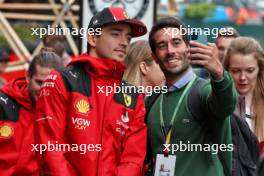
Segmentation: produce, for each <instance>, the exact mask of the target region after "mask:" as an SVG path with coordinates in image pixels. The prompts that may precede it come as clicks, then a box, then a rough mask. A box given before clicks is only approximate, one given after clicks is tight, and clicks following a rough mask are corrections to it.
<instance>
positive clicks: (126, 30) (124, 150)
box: [34, 7, 147, 176]
mask: <svg viewBox="0 0 264 176" xmlns="http://www.w3.org/2000/svg"><path fill="white" fill-rule="evenodd" d="M90 28H91V29H95V31H96V32H98V31H99V32H98V33H100V35H97V33H95V35H92V34H89V33H88V52H87V54H83V55H81V56H80V57H79V58H77V59H74V60H73V61H71V62H70V63H69V65H68V67H67V68H65V69H64V70H62V71H59V72H58V71H53V72H52V73H51V75H50V76H49V78H48V79H47V80H46V81H45V82H44V85H46V86H43V88H42V89H41V94H40V97H39V100H38V103H37V119H36V128H35V129H36V132H35V133H36V146H35V147H34V148H35V150H36V151H37V152H38V153H39V155H38V158H39V162H40V168H41V170H40V175H56V176H59V175H63V176H68V175H71V176H74V175H79V176H87V175H89V176H139V175H140V174H141V173H142V166H143V162H144V157H145V153H146V133H147V131H146V126H145V124H144V115H145V108H144V102H143V95H142V94H138V93H136V92H125V91H122V92H121V91H120V89H118V88H121V87H122V88H124V87H126V85H127V83H125V82H124V81H121V79H122V76H123V72H124V69H125V66H124V59H125V57H126V54H127V52H128V48H129V43H130V39H131V37H137V36H142V35H144V34H145V33H146V32H147V29H146V26H145V25H144V24H143V23H142V22H140V21H138V20H135V19H130V18H129V17H128V16H127V13H126V12H125V11H124V9H122V8H112V7H111V8H105V9H103V10H102V11H100V12H98V13H97V14H96V15H94V16H93V17H92V19H91V21H90V24H89V30H90ZM118 85H120V86H121V87H118ZM114 88H116V91H115V92H114V91H113V90H114Z"/></svg>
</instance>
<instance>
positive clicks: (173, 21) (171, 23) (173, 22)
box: [149, 17, 190, 52]
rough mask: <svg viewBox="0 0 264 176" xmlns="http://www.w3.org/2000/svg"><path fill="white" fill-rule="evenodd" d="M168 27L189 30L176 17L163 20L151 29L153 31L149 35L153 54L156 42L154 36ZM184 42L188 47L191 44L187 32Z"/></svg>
mask: <svg viewBox="0 0 264 176" xmlns="http://www.w3.org/2000/svg"><path fill="white" fill-rule="evenodd" d="M167 27H173V28H177V29H180V28H183V29H184V28H185V29H186V30H187V27H186V25H185V24H184V23H183V22H182V21H181V20H180V19H178V18H176V17H166V18H161V19H160V20H159V21H158V22H157V23H156V24H154V26H153V27H152V28H151V31H150V33H149V45H150V48H151V50H152V52H155V44H156V43H155V40H154V34H155V33H156V32H157V31H158V30H160V29H162V28H167ZM182 38H183V40H184V42H185V44H186V45H189V43H190V36H189V35H188V33H187V32H186V34H185V35H183V36H182Z"/></svg>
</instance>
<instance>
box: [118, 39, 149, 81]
mask: <svg viewBox="0 0 264 176" xmlns="http://www.w3.org/2000/svg"><path fill="white" fill-rule="evenodd" d="M125 62H126V65H127V68H126V71H125V73H124V76H123V79H124V80H125V81H126V82H128V83H129V84H133V85H135V86H139V85H141V84H142V74H141V71H140V68H139V64H140V63H141V62H145V63H146V64H147V65H151V64H152V63H153V58H152V56H151V49H150V46H149V44H148V41H146V40H139V41H136V42H134V43H132V44H131V47H130V49H129V52H128V54H127V57H126V59H125Z"/></svg>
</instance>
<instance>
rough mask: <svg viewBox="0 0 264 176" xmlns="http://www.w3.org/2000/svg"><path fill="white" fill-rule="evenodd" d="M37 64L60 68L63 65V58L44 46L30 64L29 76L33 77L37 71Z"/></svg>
mask: <svg viewBox="0 0 264 176" xmlns="http://www.w3.org/2000/svg"><path fill="white" fill-rule="evenodd" d="M36 65H39V66H41V67H47V68H54V69H56V70H57V69H60V68H62V67H63V63H62V59H61V58H60V57H59V56H58V55H57V54H56V53H55V52H53V51H52V49H48V48H43V49H41V51H40V53H39V54H38V55H36V56H35V57H34V58H33V59H32V61H31V62H30V64H29V68H28V76H29V77H32V76H33V75H34V74H35V72H36Z"/></svg>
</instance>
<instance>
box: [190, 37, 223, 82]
mask: <svg viewBox="0 0 264 176" xmlns="http://www.w3.org/2000/svg"><path fill="white" fill-rule="evenodd" d="M190 46H191V47H190V48H189V49H188V58H189V60H190V63H191V64H197V65H201V66H203V67H204V68H205V69H206V70H207V71H208V72H209V73H210V75H211V76H212V78H213V79H214V80H221V79H222V78H223V77H224V68H223V65H222V63H221V62H220V61H219V59H218V49H217V47H216V45H215V44H214V43H208V45H204V44H201V43H199V42H195V41H190Z"/></svg>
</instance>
